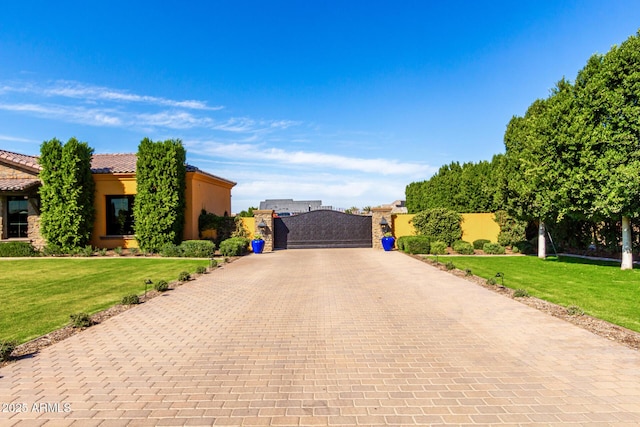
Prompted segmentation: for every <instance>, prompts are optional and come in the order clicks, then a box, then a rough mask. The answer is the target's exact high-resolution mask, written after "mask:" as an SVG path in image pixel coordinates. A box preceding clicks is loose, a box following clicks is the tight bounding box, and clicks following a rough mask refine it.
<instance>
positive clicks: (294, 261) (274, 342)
mask: <svg viewBox="0 0 640 427" xmlns="http://www.w3.org/2000/svg"><path fill="white" fill-rule="evenodd" d="M34 403H36V405H35V406H34ZM0 404H2V408H1V409H2V411H3V412H1V413H0V425H2V426H6V425H9V426H10V425H13V424H14V423H16V424H20V425H22V423H25V425H41V424H44V425H67V424H71V423H77V424H78V425H127V424H129V425H363V426H373V425H398V426H399V425H436V424H477V425H490V424H512V425H531V424H539V425H553V424H555V425H558V424H568V423H575V425H609V424H611V425H624V424H627V425H638V424H640V356H639V353H638V352H635V351H632V350H629V349H627V348H625V347H622V346H620V345H618V344H616V343H614V342H609V341H607V340H605V339H603V338H599V337H597V336H595V335H592V334H590V333H589V332H586V331H584V330H582V329H579V328H577V327H575V326H573V325H571V324H568V323H565V322H563V321H561V320H558V319H555V318H552V317H549V316H547V315H545V314H543V313H540V312H537V311H535V310H533V309H531V308H529V307H527V306H525V305H523V304H520V303H518V302H517V301H513V300H510V299H507V298H505V297H503V296H500V295H497V294H494V293H492V292H490V291H487V290H486V289H483V288H482V287H479V286H477V285H474V284H472V283H470V282H467V281H465V280H463V279H460V278H456V277H453V276H451V275H448V274H446V273H444V272H441V271H439V270H436V269H433V268H432V267H430V266H429V265H427V264H424V263H421V262H419V261H416V260H414V259H412V258H409V257H406V256H404V255H402V254H400V253H397V252H392V253H387V252H383V251H375V250H372V249H328V250H297V251H293V250H290V251H280V252H275V253H270V254H262V255H251V256H248V257H245V258H243V259H240V260H238V261H237V262H234V263H232V264H230V265H228V266H225V267H224V268H222V269H219V270H217V271H215V272H214V273H212V274H208V275H206V276H204V277H202V278H200V279H198V280H197V281H194V282H191V283H189V284H187V285H185V286H182V287H180V288H178V289H176V290H174V291H171V292H168V293H167V294H166V296H162V297H159V298H155V299H153V300H152V301H150V302H148V303H146V304H143V305H141V306H139V307H136V308H134V309H132V310H129V311H127V312H125V313H123V314H121V315H119V316H117V317H114V318H112V319H110V320H108V321H106V322H104V323H103V324H100V325H97V326H95V327H93V328H90V329H88V330H86V331H84V332H82V333H80V334H78V335H75V336H74V337H72V338H70V339H68V340H66V341H63V342H61V343H58V344H56V345H54V346H51V347H49V348H47V349H45V350H44V351H42V352H41V353H39V354H37V355H35V356H34V357H32V358H29V359H25V360H21V361H18V362H16V363H13V364H10V365H8V366H6V367H4V368H2V369H0ZM20 409H24V410H26V412H23V413H15V411H17V410H20ZM12 411H13V412H12ZM21 420H22V421H21ZM25 420H26V421H25Z"/></svg>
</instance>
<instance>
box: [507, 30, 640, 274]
mask: <svg viewBox="0 0 640 427" xmlns="http://www.w3.org/2000/svg"><path fill="white" fill-rule="evenodd" d="M639 100H640V32H639V33H638V34H637V35H636V36H632V37H630V38H629V39H628V40H627V41H625V42H624V43H622V45H620V46H614V47H613V48H612V49H611V50H610V51H609V52H608V53H607V54H605V55H594V56H592V57H591V58H590V59H589V61H588V62H587V64H586V65H585V67H584V68H583V69H582V70H581V71H580V72H579V73H578V76H577V78H576V82H575V84H574V85H572V84H570V83H569V82H567V81H566V80H564V79H563V80H561V81H560V82H559V83H558V84H557V86H556V87H555V88H554V90H553V91H552V92H551V94H550V96H549V97H548V98H547V99H545V100H537V101H535V102H534V103H533V104H532V105H531V106H530V107H529V109H528V110H527V113H526V114H525V116H524V117H514V118H513V119H512V120H511V122H510V123H509V125H508V127H507V131H506V133H505V147H506V159H507V161H506V163H505V174H504V177H505V183H504V185H503V188H504V194H505V199H506V200H507V201H508V208H509V211H510V213H511V214H514V215H516V216H519V217H521V218H529V219H531V218H537V219H538V220H539V221H540V224H541V225H542V224H544V222H545V221H553V222H559V221H562V220H564V219H565V218H568V219H571V220H572V221H583V220H588V221H592V222H608V221H610V220H611V219H613V218H616V217H617V218H618V219H620V220H621V222H622V229H623V234H622V252H623V261H622V268H631V267H632V256H631V224H630V220H631V218H632V217H637V216H638V212H640V101H639ZM541 230H543V228H542V227H541ZM541 233H542V231H541ZM542 237H544V234H542ZM541 240H544V239H541ZM540 250H542V248H541V249H540Z"/></svg>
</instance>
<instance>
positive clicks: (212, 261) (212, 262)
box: [209, 258, 218, 268]
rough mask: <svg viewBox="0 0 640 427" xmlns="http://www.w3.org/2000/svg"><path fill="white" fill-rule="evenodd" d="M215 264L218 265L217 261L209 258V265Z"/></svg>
mask: <svg viewBox="0 0 640 427" xmlns="http://www.w3.org/2000/svg"><path fill="white" fill-rule="evenodd" d="M217 266H218V261H216V260H215V259H213V258H211V260H210V261H209V267H211V268H216V267H217Z"/></svg>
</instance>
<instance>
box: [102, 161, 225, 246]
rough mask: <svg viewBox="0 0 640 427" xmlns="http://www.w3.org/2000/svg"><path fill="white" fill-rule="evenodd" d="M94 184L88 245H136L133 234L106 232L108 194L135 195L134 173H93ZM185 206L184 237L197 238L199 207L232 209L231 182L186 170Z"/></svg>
mask: <svg viewBox="0 0 640 427" xmlns="http://www.w3.org/2000/svg"><path fill="white" fill-rule="evenodd" d="M93 180H94V182H95V184H96V192H95V208H96V215H95V221H94V224H93V232H92V234H91V245H92V246H95V247H98V248H107V249H113V248H116V247H118V246H120V247H122V248H137V247H138V242H137V241H136V240H135V238H124V237H121V236H107V235H106V234H107V218H106V215H107V208H106V199H107V196H119V195H135V194H136V193H137V185H136V176H135V174H94V175H93ZM186 181H187V182H186V184H187V185H186V191H185V195H186V209H185V226H184V236H183V239H184V240H197V239H198V238H199V236H198V216H199V215H200V211H201V210H202V209H205V210H206V211H207V212H210V213H214V214H216V215H224V213H225V212H227V213H230V212H231V188H232V187H233V185H232V183H230V182H228V181H224V180H220V179H216V178H215V177H213V176H211V175H207V174H202V173H198V172H187V176H186Z"/></svg>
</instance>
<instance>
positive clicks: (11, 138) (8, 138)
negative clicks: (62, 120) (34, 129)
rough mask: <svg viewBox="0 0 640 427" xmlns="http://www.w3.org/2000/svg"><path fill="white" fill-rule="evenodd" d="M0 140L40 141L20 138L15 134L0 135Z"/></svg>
mask: <svg viewBox="0 0 640 427" xmlns="http://www.w3.org/2000/svg"><path fill="white" fill-rule="evenodd" d="M0 141H11V142H27V143H37V142H40V141H36V140H34V139H27V138H20V137H17V136H10V135H0Z"/></svg>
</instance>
